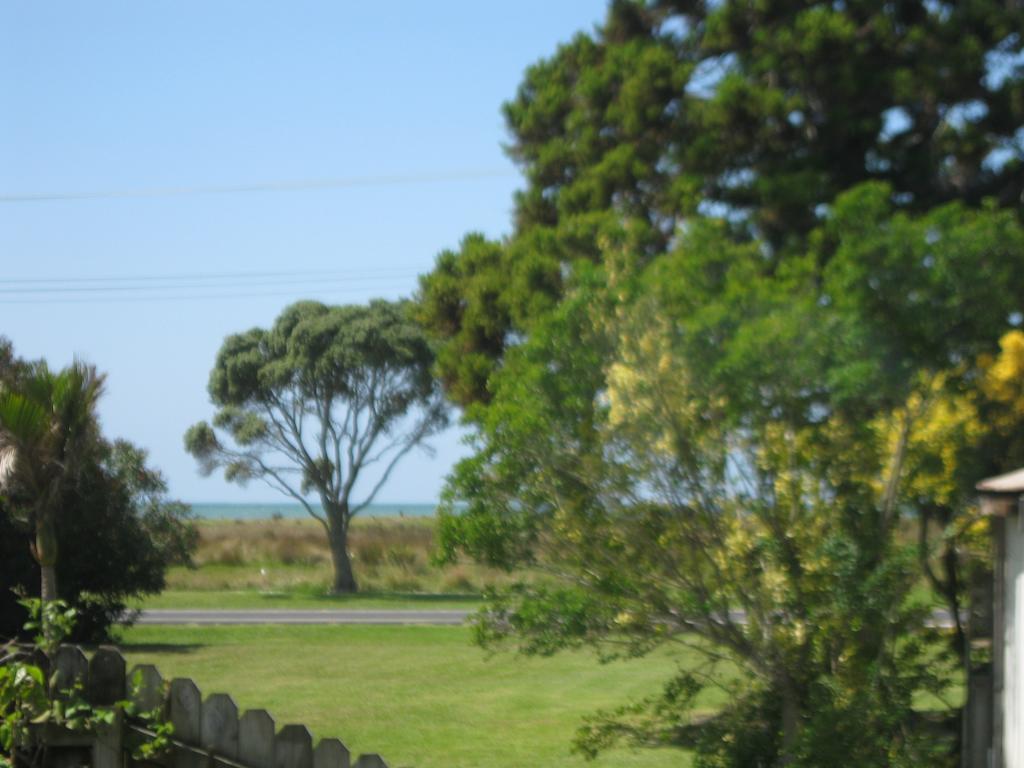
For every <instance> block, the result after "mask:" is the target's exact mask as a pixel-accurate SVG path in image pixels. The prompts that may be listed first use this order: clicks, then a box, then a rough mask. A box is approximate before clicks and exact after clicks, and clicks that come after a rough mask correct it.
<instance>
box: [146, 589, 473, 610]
mask: <svg viewBox="0 0 1024 768" xmlns="http://www.w3.org/2000/svg"><path fill="white" fill-rule="evenodd" d="M480 605H481V599H480V596H479V595H454V594H420V593H415V592H397V593H396V592H360V593H359V594H355V595H331V594H328V593H326V592H323V591H320V590H314V589H292V590H280V591H273V590H268V591H261V590H257V589H196V590H186V589H169V590H167V591H165V592H163V593H161V594H159V595H153V596H152V597H148V598H147V599H146V600H144V601H141V602H139V603H137V604H136V606H135V607H139V608H165V609H170V608H196V609H215V608H216V609H223V610H243V609H254V608H273V609H280V608H294V609H296V610H324V611H328V610H334V609H352V610H359V609H377V608H392V609H394V610H420V611H425V610H439V611H441V610H466V611H474V610H476V609H477V608H479V607H480Z"/></svg>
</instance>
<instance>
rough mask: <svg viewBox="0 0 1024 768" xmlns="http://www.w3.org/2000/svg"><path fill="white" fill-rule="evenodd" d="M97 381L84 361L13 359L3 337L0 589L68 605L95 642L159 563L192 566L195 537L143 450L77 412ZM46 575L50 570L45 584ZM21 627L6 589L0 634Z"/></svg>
mask: <svg viewBox="0 0 1024 768" xmlns="http://www.w3.org/2000/svg"><path fill="white" fill-rule="evenodd" d="M100 378H101V377H99V376H98V375H97V374H95V372H94V371H93V370H91V369H88V368H86V367H84V366H81V365H78V366H76V367H72V368H71V369H67V370H65V371H63V372H58V373H54V372H52V371H50V369H49V368H48V367H46V366H45V365H44V364H43V363H29V362H26V361H23V360H20V359H18V358H16V357H15V355H14V353H13V349H12V347H11V345H10V344H9V343H8V342H6V341H5V340H2V339H0V389H2V392H3V395H2V396H0V413H2V425H3V426H2V429H3V438H2V443H3V445H4V447H5V451H6V453H5V455H6V457H7V459H8V465H7V466H8V473H7V475H6V483H5V485H4V489H3V494H2V495H0V573H2V578H0V582H2V583H3V584H4V585H6V586H8V587H15V586H18V587H20V588H21V589H23V590H25V591H26V592H27V593H28V594H30V595H39V594H41V586H48V587H49V588H50V589H51V590H52V591H51V592H50V594H49V595H47V597H48V598H49V599H53V598H54V597H55V596H56V597H59V598H61V599H62V600H64V601H66V602H67V603H69V604H70V605H72V606H73V607H75V608H76V610H77V612H78V615H79V622H78V624H77V626H76V629H75V636H76V638H77V639H81V640H92V641H95V640H99V639H103V638H104V637H105V636H106V633H107V631H108V629H109V628H110V627H111V625H113V624H114V623H115V622H117V621H119V620H121V619H122V618H123V616H124V614H125V611H126V609H127V602H128V600H129V599H130V598H133V597H140V596H142V595H145V594H151V593H154V592H159V591H160V590H161V589H163V586H164V574H165V572H166V569H167V567H168V566H169V565H174V564H185V563H188V562H189V558H190V555H191V552H192V550H193V549H194V547H195V543H196V538H197V534H196V531H195V529H194V527H193V526H192V524H191V522H190V520H189V511H188V508H187V507H186V506H185V505H183V504H180V503H177V502H172V501H170V500H168V499H167V498H166V491H167V488H166V484H165V483H164V480H163V477H162V476H161V475H160V473H159V472H157V471H156V470H153V469H152V468H150V467H149V466H148V465H147V462H146V453H145V452H144V451H142V450H141V449H139V448H136V447H135V446H133V445H131V444H130V443H128V442H126V441H123V440H116V441H113V442H110V441H108V440H106V439H104V438H103V437H102V435H101V434H100V431H99V427H98V424H97V423H96V419H95V414H94V413H93V412H92V410H91V405H90V407H88V408H85V409H83V408H82V407H81V406H83V405H86V404H91V403H92V402H93V400H94V398H95V395H96V394H97V389H96V388H97V382H98V381H100ZM90 392H91V394H90ZM83 395H90V396H89V397H85V398H84V400H83ZM30 550H31V554H30ZM45 568H49V569H51V571H52V572H51V575H50V577H49V580H48V581H47V580H44V581H43V582H42V585H41V580H40V574H41V571H43V570H44V569H45ZM24 620H25V616H24V612H23V610H22V609H21V607H20V606H19V605H18V604H17V602H16V601H15V598H14V595H13V594H12V593H10V592H7V591H6V590H5V591H4V593H3V594H0V635H6V636H10V635H14V634H17V633H18V632H19V631H20V630H21V626H22V624H23V623H24Z"/></svg>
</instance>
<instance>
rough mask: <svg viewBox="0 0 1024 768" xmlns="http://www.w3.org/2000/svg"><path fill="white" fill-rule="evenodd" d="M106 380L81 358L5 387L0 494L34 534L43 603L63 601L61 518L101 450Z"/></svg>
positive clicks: (35, 368) (1, 392)
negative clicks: (100, 410) (100, 404)
mask: <svg viewBox="0 0 1024 768" xmlns="http://www.w3.org/2000/svg"><path fill="white" fill-rule="evenodd" d="M103 380H104V377H103V376H101V375H99V374H97V373H96V369H95V368H94V367H93V366H90V365H85V364H84V363H82V362H80V361H77V360H76V361H75V362H74V363H73V364H71V365H70V366H68V367H67V368H65V369H63V370H62V371H59V372H56V373H55V372H53V371H50V369H49V368H48V367H47V365H46V363H45V362H40V363H36V364H34V365H32V366H31V367H30V368H29V369H28V371H27V372H26V373H24V374H23V375H21V376H19V377H17V379H16V380H15V381H13V382H11V383H9V384H7V385H6V386H0V492H3V494H4V495H5V496H6V497H7V500H8V507H9V508H10V509H11V510H12V513H13V514H14V516H15V517H17V518H20V519H21V520H22V521H23V522H25V523H27V524H28V526H29V527H30V529H32V530H33V531H34V533H35V540H34V542H33V544H32V555H33V557H34V558H35V559H36V562H38V563H39V569H40V577H41V589H40V595H41V597H42V600H43V602H44V603H45V602H48V601H50V600H55V599H56V598H57V571H56V566H57V516H58V514H59V512H60V508H61V505H62V503H63V501H64V498H65V494H66V493H67V492H68V490H69V489H70V488H72V487H73V486H74V484H75V481H76V480H77V478H78V475H79V472H80V470H81V468H82V467H83V466H86V465H87V463H88V460H89V456H90V454H92V452H93V451H94V450H95V448H96V447H97V446H98V444H99V423H98V421H97V417H96V403H97V401H98V399H99V396H100V394H101V393H102V391H103Z"/></svg>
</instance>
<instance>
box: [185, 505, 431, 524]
mask: <svg viewBox="0 0 1024 768" xmlns="http://www.w3.org/2000/svg"><path fill="white" fill-rule="evenodd" d="M317 508H319V507H317ZM436 509H437V505H436V504H371V505H370V506H368V507H367V508H366V509H364V510H363V511H362V512H360V513H359V517H433V515H434V512H435V511H436ZM192 511H193V512H194V513H195V515H196V517H198V518H200V519H201V520H269V519H270V518H272V517H275V516H278V517H284V518H303V517H306V518H308V517H309V513H308V512H306V509H305V507H303V506H302V505H301V504H298V503H290V502H286V501H282V502H280V503H278V502H271V503H265V504H192Z"/></svg>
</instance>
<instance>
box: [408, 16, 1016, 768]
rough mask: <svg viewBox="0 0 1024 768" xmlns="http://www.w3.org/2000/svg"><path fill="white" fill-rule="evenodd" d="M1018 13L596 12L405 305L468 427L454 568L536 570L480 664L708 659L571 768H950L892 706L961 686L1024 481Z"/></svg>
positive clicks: (500, 610)
mask: <svg viewBox="0 0 1024 768" xmlns="http://www.w3.org/2000/svg"><path fill="white" fill-rule="evenodd" d="M1022 14H1024V9H1021V8H1020V7H1019V6H1016V5H1007V4H1005V3H998V2H979V3H969V4H965V3H942V2H937V3H933V2H907V3H881V2H851V3H796V4H794V3H782V2H767V3H766V2H757V3H754V2H744V1H742V0H736V1H731V0H727V1H726V2H722V3H714V4H711V3H693V2H671V1H669V0H666V1H664V2H658V1H657V0H652V1H651V2H629V1H620V2H612V3H611V5H610V8H609V11H608V15H607V18H606V20H605V22H604V24H602V25H601V26H600V27H599V28H598V29H597V30H596V31H595V32H594V33H592V34H581V35H578V36H577V37H576V38H575V39H574V40H573V41H571V42H570V43H568V44H566V45H563V46H561V47H560V48H559V49H558V51H557V52H556V53H555V54H554V55H553V56H551V57H550V58H548V59H545V60H543V61H541V62H539V63H538V64H536V65H534V66H533V67H531V68H530V69H529V70H528V71H527V72H526V75H525V76H524V79H523V82H522V84H521V85H520V88H519V90H518V92H517V94H516V96H515V98H514V99H513V100H512V101H511V102H509V103H508V104H507V105H506V106H505V116H506V120H507V123H508V125H509V129H510V132H511V135H512V139H511V143H510V146H509V152H510V154H511V155H512V157H513V158H515V159H516V160H517V161H518V162H519V163H520V165H521V168H522V170H523V172H524V174H525V176H526V179H527V186H526V188H525V189H524V190H522V191H521V192H520V193H518V195H517V197H516V202H515V215H514V221H513V230H512V233H511V234H510V235H509V236H508V237H506V238H504V239H502V240H500V241H489V240H487V239H485V238H483V237H481V236H479V235H469V236H467V237H466V238H465V240H464V241H463V242H462V244H461V245H460V246H459V248H458V249H456V250H453V251H447V252H445V253H442V254H441V255H440V256H439V258H438V260H437V264H436V266H435V269H434V270H433V272H431V273H430V274H428V275H427V276H425V277H424V278H423V279H422V281H421V290H420V294H419V308H418V311H419V313H420V317H421V318H422V320H423V321H424V323H425V324H426V325H427V326H428V327H429V328H430V330H431V333H432V334H433V335H434V336H435V338H436V340H437V344H438V364H437V370H438V373H439V375H440V377H441V378H442V380H443V382H444V384H445V387H446V391H447V392H448V393H449V396H450V397H451V398H452V399H453V400H455V401H456V402H457V403H459V404H461V405H463V406H464V418H465V420H466V422H467V423H469V424H470V425H471V426H472V427H473V428H475V433H474V438H473V439H474V443H473V444H474V447H475V449H476V451H475V455H473V456H472V457H470V458H469V459H466V460H465V461H463V462H461V463H460V464H459V465H458V466H457V468H456V470H455V472H454V474H453V476H452V478H451V480H450V482H449V485H448V488H447V490H446V501H445V504H446V505H447V508H446V510H445V511H444V512H443V514H442V521H441V545H442V550H443V554H444V556H446V557H448V558H457V557H459V556H461V555H462V554H467V553H468V554H469V555H471V556H473V557H475V558H478V559H482V560H485V561H487V562H490V563H493V564H496V565H503V566H506V567H510V568H511V567H516V566H519V565H522V564H529V565H530V566H532V567H533V568H535V569H537V570H538V571H539V572H540V575H539V576H537V577H536V578H534V579H532V580H530V581H527V582H525V583H522V584H519V585H517V586H516V587H514V588H512V589H510V590H506V591H504V592H502V593H496V594H495V595H494V596H493V600H492V601H491V603H490V604H489V607H488V609H487V610H486V611H485V612H484V613H483V614H482V615H481V617H480V621H479V624H478V636H479V639H480V640H481V641H483V642H485V643H492V642H494V643H499V642H503V641H509V640H510V641H513V642H515V643H517V644H518V645H519V647H520V648H522V649H524V650H526V651H527V652H533V653H551V652H555V651H557V650H559V649H561V648H565V647H571V646H575V645H579V644H593V645H596V646H597V647H599V648H601V649H603V650H604V652H606V653H609V654H611V655H617V654H623V653H625V654H643V653H645V652H647V651H649V650H650V649H652V648H653V647H656V646H658V645H661V644H665V643H684V644H689V645H692V646H693V647H695V648H697V649H698V650H700V651H701V652H703V653H704V654H705V655H706V658H707V660H708V664H707V666H706V667H705V668H704V669H702V670H699V671H698V672H696V673H690V672H687V673H682V674H680V676H678V677H677V678H674V679H672V680H670V681H667V682H666V686H665V689H664V691H663V692H662V694H661V695H658V696H654V697H652V698H651V699H649V700H646V701H643V702H634V703H631V704H627V705H625V706H624V707H623V708H622V709H621V710H619V711H618V712H612V713H603V714H601V715H598V716H596V717H595V718H594V719H593V720H592V721H591V722H590V723H589V725H588V726H587V727H586V728H584V729H583V731H582V732H581V736H580V739H579V741H578V746H579V748H580V749H582V750H583V751H584V752H586V753H588V754H593V753H594V752H595V751H596V750H599V749H601V748H603V747H605V746H608V745H609V744H611V743H613V742H615V741H617V740H621V739H624V740H627V741H631V742H633V743H635V744H665V743H673V744H688V745H691V746H694V747H696V749H697V760H698V764H699V765H704V766H712V765H713V766H725V765H735V766H739V765H750V764H755V763H757V764H773V765H774V764H780V765H781V764H788V765H849V764H857V765H917V764H941V762H942V761H943V760H944V759H946V758H947V757H948V756H949V755H950V754H951V753H953V752H954V751H955V750H954V746H953V744H952V741H955V737H951V736H950V734H951V733H952V732H953V731H955V728H953V729H952V730H950V731H947V732H946V733H945V735H942V734H941V733H938V732H936V731H933V730H931V729H930V728H929V727H928V725H927V719H926V718H922V717H921V716H920V715H919V713H918V712H917V711H916V710H915V708H914V705H913V700H914V697H915V696H919V695H920V694H922V693H926V692H929V693H931V694H934V695H938V696H943V695H944V693H945V685H946V683H948V680H949V679H950V677H949V675H948V674H946V673H944V672H943V671H942V670H943V664H944V663H946V662H948V663H949V664H953V665H961V667H962V668H963V669H967V670H970V669H971V668H972V666H973V664H975V663H977V661H978V659H979V658H981V657H978V656H976V655H972V653H973V651H972V643H971V637H970V628H969V627H966V626H963V625H961V624H960V622H959V620H958V617H959V616H960V614H961V611H962V610H963V608H964V605H965V602H964V601H965V598H966V596H967V594H968V592H969V591H970V590H971V589H972V587H973V586H977V584H979V583H982V582H983V581H984V559H983V558H981V559H978V558H976V557H975V556H976V555H977V554H978V547H977V544H978V541H979V536H980V534H981V533H982V532H983V530H984V525H983V524H982V523H979V522H978V521H977V520H976V518H975V516H974V509H973V505H972V488H973V484H974V482H976V481H977V479H978V478H979V477H984V476H986V475H987V474H995V473H997V472H999V471H1001V470H1005V469H1009V468H1011V467H1010V466H1009V464H1010V463H1012V462H1013V461H1014V460H1015V458H1014V457H1016V461H1018V462H1019V460H1020V458H1021V456H1022V454H1021V452H1020V451H1021V446H1020V444H1019V439H1018V438H1017V437H1016V435H1019V434H1020V433H1021V429H1020V428H1021V426H1022V424H1021V422H1020V418H1021V417H1022V416H1024V410H1019V409H1018V405H1019V403H1020V397H1019V387H1017V386H1016V378H1015V377H1016V376H1018V375H1019V374H1020V373H1021V371H1022V370H1024V366H1022V365H1021V356H1020V355H1019V349H1020V345H1021V344H1024V342H1022V341H1021V339H1024V334H1022V333H1021V331H1020V325H1021V322H1022V319H1024V307H1022V305H1021V300H1020V299H1019V291H1017V287H1018V286H1019V285H1020V284H1021V279H1022V277H1024V233H1022V229H1021V224H1020V220H1021V214H1022V213H1024V198H1022V197H1021V193H1022V190H1024V163H1022V161H1024V145H1022V144H1021V143H1020V131H1021V130H1022V124H1024V41H1022V39H1021V36H1020V31H1019V30H1020V29H1021V28H1024V27H1022V22H1024V15H1022ZM914 526H916V529H917V530H918V531H919V532H920V535H919V537H918V539H917V541H916V542H914V543H913V545H910V544H909V543H908V542H907V539H906V533H907V528H908V527H914ZM922 574H923V576H922ZM922 578H925V579H927V582H928V584H929V585H930V586H931V587H932V589H933V591H934V593H935V594H936V595H938V596H939V597H940V598H941V599H942V600H943V601H944V603H945V605H946V606H947V607H948V609H949V611H950V614H951V615H952V616H953V617H957V619H956V621H955V623H956V627H955V628H954V629H953V630H952V631H951V632H949V633H946V634H944V635H942V637H941V639H942V641H943V643H944V645H940V646H935V645H933V641H934V640H935V639H936V635H935V633H934V632H933V631H932V630H929V629H928V628H926V627H925V622H924V618H925V614H926V611H925V610H924V609H923V607H922V606H921V605H920V603H916V602H915V600H914V599H913V597H914V595H915V594H916V592H915V590H916V589H917V587H918V585H919V583H920V581H921V579H922ZM940 634H942V633H940ZM947 641H948V642H947ZM943 649H945V650H943ZM982 657H983V654H982ZM982 660H983V659H982ZM732 665H735V666H736V667H738V668H739V669H740V670H741V671H742V674H741V675H739V676H738V677H737V676H735V675H733V674H731V673H730V672H729V671H728V670H729V669H730V668H732ZM723 685H724V686H725V687H727V688H728V690H729V691H730V693H731V695H732V696H731V700H732V702H733V703H732V705H731V706H729V707H726V708H725V709H724V710H723V711H722V712H721V713H720V714H719V715H718V716H716V717H715V718H712V719H711V720H709V721H707V722H704V723H701V722H700V720H699V719H697V718H695V717H693V715H692V706H693V703H694V701H695V697H696V695H697V694H698V693H699V691H700V690H702V689H703V688H705V687H708V686H723Z"/></svg>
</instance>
